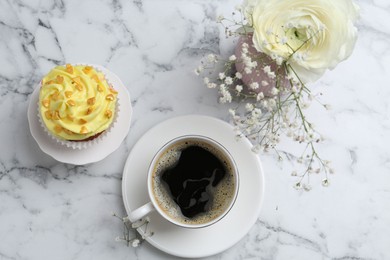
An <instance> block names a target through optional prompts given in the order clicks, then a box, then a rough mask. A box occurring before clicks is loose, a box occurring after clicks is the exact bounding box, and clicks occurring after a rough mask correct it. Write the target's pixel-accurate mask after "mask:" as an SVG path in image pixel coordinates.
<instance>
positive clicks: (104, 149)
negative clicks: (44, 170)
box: [27, 65, 133, 165]
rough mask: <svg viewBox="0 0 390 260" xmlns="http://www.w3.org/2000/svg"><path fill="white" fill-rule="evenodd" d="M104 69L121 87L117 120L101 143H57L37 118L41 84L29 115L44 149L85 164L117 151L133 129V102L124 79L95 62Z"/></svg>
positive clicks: (38, 140) (117, 88)
mask: <svg viewBox="0 0 390 260" xmlns="http://www.w3.org/2000/svg"><path fill="white" fill-rule="evenodd" d="M92 66H94V67H95V68H97V69H99V70H101V71H102V72H103V73H105V75H106V76H107V78H108V80H109V81H110V82H111V84H112V85H113V86H114V88H115V89H116V90H117V91H118V99H119V100H120V109H119V112H118V117H117V122H116V123H115V125H114V127H113V128H112V129H111V131H110V133H109V134H107V136H105V137H104V138H103V139H102V140H101V141H100V142H99V143H96V144H92V145H91V146H89V147H87V148H85V149H81V150H79V149H72V148H70V147H67V146H65V145H61V144H59V143H57V142H56V141H55V140H54V139H52V138H51V137H50V136H49V135H48V134H47V133H46V132H45V131H44V129H42V126H41V125H40V123H39V120H38V113H37V111H38V100H39V89H40V87H39V86H40V85H39V84H38V85H37V86H36V87H35V89H34V91H33V93H32V94H31V97H30V104H29V106H28V111H27V117H28V122H29V125H30V131H31V134H32V136H33V137H34V139H35V141H37V143H38V145H39V147H40V148H41V150H42V151H43V152H45V153H47V154H48V155H50V156H51V157H53V158H54V159H56V160H57V161H60V162H64V163H70V164H75V165H82V164H87V163H93V162H97V161H100V160H102V159H104V158H105V157H107V156H108V155H109V154H111V153H112V152H114V151H115V150H116V149H117V148H118V147H119V146H120V144H121V143H122V141H123V139H125V137H126V136H127V133H128V132H129V129H130V123H131V116H132V114H133V110H132V107H131V102H130V94H129V92H128V91H127V89H126V87H125V86H124V85H123V83H122V81H121V80H120V79H119V78H118V76H116V75H115V74H114V73H112V72H111V71H109V70H107V69H106V68H104V67H102V66H99V65H92Z"/></svg>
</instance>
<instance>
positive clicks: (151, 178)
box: [128, 135, 239, 228]
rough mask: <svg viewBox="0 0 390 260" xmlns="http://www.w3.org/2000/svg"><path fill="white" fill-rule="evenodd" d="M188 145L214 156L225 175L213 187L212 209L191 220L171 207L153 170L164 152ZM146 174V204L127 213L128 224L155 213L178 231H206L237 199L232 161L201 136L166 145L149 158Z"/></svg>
mask: <svg viewBox="0 0 390 260" xmlns="http://www.w3.org/2000/svg"><path fill="white" fill-rule="evenodd" d="M190 145H194V146H200V147H202V148H207V150H209V151H210V152H211V153H212V154H213V155H215V157H217V158H218V159H219V160H220V161H221V162H222V161H223V162H224V164H225V168H226V172H227V174H226V175H225V176H224V177H223V179H222V181H221V183H219V184H218V185H217V186H216V187H215V189H217V191H218V193H217V195H215V196H214V198H213V199H214V201H213V203H212V205H213V206H212V207H211V209H210V211H209V212H206V213H205V214H200V216H197V217H194V219H189V218H187V217H185V216H184V215H182V214H181V211H180V208H179V207H178V206H177V204H175V202H174V201H173V199H172V197H170V196H169V194H168V193H169V192H168V191H167V187H163V184H162V183H159V182H158V181H159V180H158V178H160V176H156V174H159V173H157V172H158V171H157V166H158V167H159V166H160V164H161V163H163V162H162V161H163V160H164V158H165V157H166V156H168V155H167V154H168V152H171V151H172V150H180V147H186V146H190ZM177 160H178V158H177ZM199 163H202V162H199ZM167 167H169V166H167ZM147 174H148V177H147V189H148V194H149V199H150V201H149V202H148V203H146V204H145V205H143V206H141V207H139V208H137V209H135V210H133V211H132V212H130V214H129V215H128V219H129V220H130V221H131V222H135V221H137V220H139V219H142V218H143V217H145V216H147V215H148V214H149V213H151V212H153V211H157V212H158V213H159V214H160V215H161V216H162V217H163V218H165V219H166V220H168V221H169V222H171V223H173V224H175V225H178V226H180V227H185V228H202V227H206V226H209V225H212V224H214V223H216V222H218V221H219V220H221V219H222V218H223V217H224V216H226V214H227V213H228V212H229V211H230V209H231V208H232V207H233V205H234V202H235V200H236V198H237V195H238V190H239V174H238V169H237V166H236V164H235V162H234V159H233V157H232V156H231V154H230V153H229V151H228V150H227V149H226V148H225V147H224V146H223V145H222V144H220V143H218V142H217V141H215V140H213V139H211V138H209V137H205V136H201V135H185V136H180V137H177V138H175V139H173V140H171V141H169V142H167V143H166V144H165V145H163V146H162V147H161V148H160V149H159V151H158V152H157V153H156V154H155V156H154V157H153V159H152V162H151V163H150V166H149V168H148V173H147ZM156 183H157V184H156ZM156 193H158V195H156ZM216 201H218V203H216Z"/></svg>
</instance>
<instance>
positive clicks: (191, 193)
mask: <svg viewBox="0 0 390 260" xmlns="http://www.w3.org/2000/svg"><path fill="white" fill-rule="evenodd" d="M225 175H226V169H225V167H224V164H223V162H221V161H220V160H219V159H218V158H217V157H216V156H215V155H214V154H212V153H211V152H209V151H208V150H206V149H204V148H202V147H199V146H188V147H186V148H184V149H183V150H182V151H181V154H180V158H179V159H178V161H177V162H176V163H175V164H174V165H173V167H170V168H168V169H166V170H164V171H163V172H162V175H161V179H162V181H163V182H165V184H166V185H167V186H168V188H169V191H170V194H171V196H172V199H173V200H174V202H176V204H177V205H178V206H179V207H180V210H181V212H182V214H183V215H184V216H186V217H188V218H193V217H195V216H197V215H198V214H200V213H204V212H207V211H208V210H209V209H210V207H211V203H212V202H213V196H214V189H215V187H216V186H217V185H218V183H220V182H221V180H222V179H223V178H224V177H225Z"/></svg>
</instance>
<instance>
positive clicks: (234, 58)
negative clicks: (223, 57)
mask: <svg viewBox="0 0 390 260" xmlns="http://www.w3.org/2000/svg"><path fill="white" fill-rule="evenodd" d="M236 59H237V58H236V55H232V56H230V57H229V60H230V61H235V60H236Z"/></svg>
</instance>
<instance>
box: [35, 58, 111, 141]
mask: <svg viewBox="0 0 390 260" xmlns="http://www.w3.org/2000/svg"><path fill="white" fill-rule="evenodd" d="M117 94H118V92H117V91H115V89H113V88H112V86H111V85H110V84H109V83H108V82H107V80H106V78H105V75H104V74H103V73H102V72H100V71H97V70H96V69H95V68H93V67H92V66H87V65H74V66H72V65H70V64H66V66H57V67H55V68H54V69H52V70H51V71H50V72H49V73H48V74H47V75H46V76H45V77H44V78H43V79H42V82H41V88H40V93H39V104H38V107H39V116H40V119H41V122H42V124H43V125H44V127H45V128H46V130H47V132H49V134H51V135H52V136H54V137H55V138H57V139H59V140H60V141H70V142H87V141H91V140H94V139H95V138H97V137H98V136H100V135H101V134H102V133H104V132H105V131H106V130H107V129H108V128H109V127H110V126H111V125H112V124H113V121H114V118H115V113H116V103H117ZM62 143H64V142H62ZM68 146H69V145H68ZM73 147H76V146H75V145H73Z"/></svg>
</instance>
